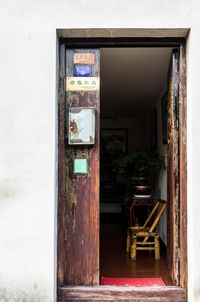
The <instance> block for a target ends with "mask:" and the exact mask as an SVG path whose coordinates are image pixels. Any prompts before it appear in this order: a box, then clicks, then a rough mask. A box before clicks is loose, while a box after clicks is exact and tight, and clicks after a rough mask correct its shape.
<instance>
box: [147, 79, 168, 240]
mask: <svg viewBox="0 0 200 302" xmlns="http://www.w3.org/2000/svg"><path fill="white" fill-rule="evenodd" d="M166 91H167V76H166V81H165V84H164V85H163V88H162V89H161V91H160V93H159V95H158V97H157V98H156V100H155V103H153V104H152V108H151V110H150V112H149V118H150V115H151V112H152V111H153V110H154V109H156V112H157V150H156V151H157V152H158V153H159V154H160V155H161V156H164V157H165V158H166V160H165V163H166V165H167V144H163V135H162V105H161V99H162V97H163V96H164V94H165V93H166ZM149 135H150V133H149ZM149 141H150V138H149ZM155 198H156V199H159V198H161V199H164V200H167V169H165V170H161V171H160V172H159V175H158V179H157V184H156V191H155ZM159 234H160V238H161V239H162V241H163V242H164V243H165V245H167V211H166V210H165V211H164V213H163V215H162V217H161V218H160V223H159Z"/></svg>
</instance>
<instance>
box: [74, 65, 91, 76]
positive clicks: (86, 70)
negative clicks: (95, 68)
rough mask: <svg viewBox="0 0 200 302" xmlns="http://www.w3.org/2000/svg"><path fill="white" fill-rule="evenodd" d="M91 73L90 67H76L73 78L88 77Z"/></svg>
mask: <svg viewBox="0 0 200 302" xmlns="http://www.w3.org/2000/svg"><path fill="white" fill-rule="evenodd" d="M91 72H92V66H87V65H76V66H75V70H74V76H75V77H89V75H90V73H91Z"/></svg>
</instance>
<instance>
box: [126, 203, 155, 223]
mask: <svg viewBox="0 0 200 302" xmlns="http://www.w3.org/2000/svg"><path fill="white" fill-rule="evenodd" d="M154 204H155V200H154V198H148V197H137V198H136V197H132V199H131V201H130V226H133V217H134V212H135V207H139V206H149V207H153V206H154Z"/></svg>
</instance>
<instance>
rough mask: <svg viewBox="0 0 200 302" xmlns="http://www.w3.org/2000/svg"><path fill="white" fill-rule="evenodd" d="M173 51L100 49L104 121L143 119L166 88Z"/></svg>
mask: <svg viewBox="0 0 200 302" xmlns="http://www.w3.org/2000/svg"><path fill="white" fill-rule="evenodd" d="M171 51H172V49H171V48H102V49H101V68H100V75H101V118H112V117H140V116H145V115H147V114H148V113H149V110H150V108H151V106H152V102H155V100H156V99H157V98H158V96H159V94H160V92H161V89H162V88H163V87H165V86H166V83H167V72H168V67H169V61H170V55H171Z"/></svg>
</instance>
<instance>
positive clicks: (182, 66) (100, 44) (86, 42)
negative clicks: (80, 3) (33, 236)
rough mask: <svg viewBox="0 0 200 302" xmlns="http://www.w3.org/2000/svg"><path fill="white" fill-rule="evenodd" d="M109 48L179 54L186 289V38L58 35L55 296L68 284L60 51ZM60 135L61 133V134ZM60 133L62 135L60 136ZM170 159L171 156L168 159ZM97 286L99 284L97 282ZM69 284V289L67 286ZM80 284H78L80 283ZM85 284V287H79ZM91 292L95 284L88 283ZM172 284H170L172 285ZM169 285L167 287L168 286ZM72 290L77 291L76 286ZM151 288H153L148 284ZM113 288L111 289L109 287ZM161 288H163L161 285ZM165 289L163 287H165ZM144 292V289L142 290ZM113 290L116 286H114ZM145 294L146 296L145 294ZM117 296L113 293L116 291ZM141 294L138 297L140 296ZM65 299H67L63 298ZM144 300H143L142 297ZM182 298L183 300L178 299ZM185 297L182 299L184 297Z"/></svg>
mask: <svg viewBox="0 0 200 302" xmlns="http://www.w3.org/2000/svg"><path fill="white" fill-rule="evenodd" d="M106 47H109V48H112V47H147V48H148V47H172V48H175V49H177V51H178V54H179V99H178V102H179V104H178V105H179V112H178V115H177V116H176V119H177V122H178V125H179V133H178V143H179V156H178V166H177V169H178V179H176V180H175V179H174V181H173V183H174V184H175V185H177V186H178V192H179V193H178V195H179V217H180V218H179V221H178V222H177V223H178V228H179V234H180V235H179V238H176V239H177V240H178V241H179V251H178V253H179V259H180V264H179V265H180V267H179V271H180V274H179V282H178V285H179V288H180V289H181V288H182V289H185V290H186V289H187V123H186V122H187V99H186V39H185V38H64V39H63V38H61V39H60V67H59V68H60V70H59V88H58V120H59V138H58V139H59V141H58V150H59V151H58V154H59V158H58V167H59V171H58V178H59V179H58V236H57V238H58V242H57V246H58V258H57V264H58V265H57V268H58V269H57V286H58V297H62V298H65V297H67V291H68V290H69V288H71V289H72V291H73V287H65V284H64V278H63V270H64V263H63V260H64V259H63V258H62V253H60V252H59V246H60V245H62V243H64V236H65V234H64V228H63V227H62V226H60V224H59V221H61V219H62V209H63V204H62V200H63V198H64V197H63V192H62V187H63V186H64V185H65V175H63V170H62V167H63V165H64V154H63V144H64V141H63V138H64V136H65V135H64V133H63V132H64V131H65V125H64V119H63V117H64V108H65V106H64V102H65V95H64V94H63V87H65V86H64V85H65V70H63V64H62V63H63V62H62V59H63V58H62V53H63V52H64V51H65V48H106ZM60 135H61V136H60ZM60 137H62V138H61V139H60ZM169 160H170V159H169ZM99 287H100V286H99ZM67 288H68V289H67ZM79 288H80V286H79ZM82 288H84V287H82ZM90 288H91V291H92V292H95V288H96V289H97V288H98V287H96V286H95V287H92V286H91V287H90ZM172 288H174V287H171V289H172ZM169 289H170V287H169ZM74 290H75V291H76V290H77V289H75V287H74ZM149 290H150V291H152V292H153V291H155V289H153V288H150V289H149ZM111 291H112V289H111ZM160 291H161V292H163V291H164V289H160ZM165 291H166V290H165ZM119 292H120V290H119ZM145 292H146V291H145ZM115 293H116V289H115ZM144 297H145V296H144ZM115 298H116V295H115ZM140 298H141V297H140ZM62 301H64V300H62ZM66 301H67V300H66ZM145 301H146V300H145ZM179 301H182V300H179ZM183 301H184V300H183Z"/></svg>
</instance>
